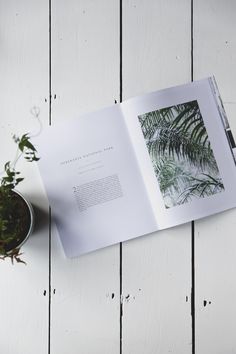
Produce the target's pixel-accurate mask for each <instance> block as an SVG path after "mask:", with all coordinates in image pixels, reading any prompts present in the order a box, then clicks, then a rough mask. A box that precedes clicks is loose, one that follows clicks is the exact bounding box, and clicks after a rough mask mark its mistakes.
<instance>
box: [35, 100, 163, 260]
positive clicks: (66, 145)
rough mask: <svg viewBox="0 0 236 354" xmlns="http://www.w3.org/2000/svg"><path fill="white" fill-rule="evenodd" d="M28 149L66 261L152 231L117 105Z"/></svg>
mask: <svg viewBox="0 0 236 354" xmlns="http://www.w3.org/2000/svg"><path fill="white" fill-rule="evenodd" d="M34 143H35V146H36V148H37V150H38V152H39V156H40V157H41V159H40V161H39V168H40V172H41V175H42V178H43V181H44V184H45V186H46V190H47V194H48V197H49V202H50V205H51V207H52V215H53V219H54V220H55V222H56V225H57V228H58V231H59V235H60V238H61V241H62V244H63V246H64V250H65V253H66V255H67V256H69V257H73V256H77V255H80V254H82V253H86V252H89V251H92V250H95V249H97V248H101V247H105V246H108V245H110V244H114V243H117V242H120V241H124V240H127V239H130V238H133V237H137V236H140V235H143V234H146V233H149V232H152V231H154V230H156V228H157V225H156V220H155V216H154V214H153V211H152V208H151V205H150V202H149V198H148V196H147V192H146V189H145V186H144V182H143V179H142V176H141V173H140V171H139V166H138V164H137V161H136V157H135V154H134V151H133V148H132V144H131V142H130V138H129V135H128V132H127V127H126V125H125V123H124V120H123V116H122V113H121V110H120V106H119V105H114V106H113V107H109V108H106V109H103V110H101V111H98V112H94V113H91V114H87V115H86V116H83V117H80V118H78V119H75V120H72V121H67V122H63V123H58V124H55V125H53V126H52V127H49V128H47V129H44V131H43V133H42V134H41V135H40V136H39V137H38V138H35V140H34Z"/></svg>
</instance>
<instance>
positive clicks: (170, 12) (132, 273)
mask: <svg viewBox="0 0 236 354" xmlns="http://www.w3.org/2000/svg"><path fill="white" fill-rule="evenodd" d="M190 14H191V11H190V2H189V1H181V2H173V1H167V0H158V1H145V2H144V1H141V0H136V1H125V2H124V4H123V99H126V98H128V97H130V96H134V95H136V94H141V93H145V92H149V91H152V90H157V89H160V88H163V87H168V86H171V85H177V84H181V83H184V82H187V81H190V79H191V75H190V73H191V42H190V38H191V36H190V32H191V19H190ZM122 260H123V279H122V280H123V333H122V341H123V351H122V353H125V354H128V353H136V354H138V353H140V354H141V353H146V354H151V353H163V354H164V353H170V352H173V353H182V354H184V353H188V354H189V353H190V352H191V315H190V313H191V308H190V307H191V225H190V224H186V225H183V226H180V227H176V228H173V229H169V230H165V231H162V232H158V233H155V234H152V235H150V236H145V237H142V238H139V239H136V240H132V241H130V242H126V243H124V244H123V259H122ZM180 324H181V325H180Z"/></svg>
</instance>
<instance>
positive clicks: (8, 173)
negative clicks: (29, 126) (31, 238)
mask: <svg viewBox="0 0 236 354" xmlns="http://www.w3.org/2000/svg"><path fill="white" fill-rule="evenodd" d="M13 139H14V141H15V143H16V144H17V146H18V152H19V153H18V154H17V158H16V159H15V161H14V162H13V163H11V162H10V161H8V162H6V163H5V166H4V173H5V174H4V176H3V177H2V178H1V179H0V255H1V257H0V259H5V258H10V259H11V260H12V262H13V261H14V260H15V261H17V262H23V261H22V260H21V259H20V256H21V253H20V250H19V248H16V249H13V250H11V251H8V248H9V244H11V243H12V242H14V241H17V240H18V238H19V233H20V231H21V227H22V226H21V223H22V220H21V217H22V215H21V214H22V213H21V208H19V200H18V199H19V198H17V197H16V195H15V193H14V192H13V190H14V188H15V187H16V186H17V185H18V184H19V183H20V182H22V181H23V180H24V178H23V177H21V175H20V172H19V171H16V169H15V165H16V163H17V161H18V160H19V158H20V157H22V156H23V157H24V159H25V160H26V161H28V162H33V161H38V160H39V158H38V157H37V156H36V153H37V151H36V149H35V147H34V146H33V145H32V143H31V142H30V137H29V134H24V135H22V137H21V138H19V137H16V136H13ZM23 263H24V262H23Z"/></svg>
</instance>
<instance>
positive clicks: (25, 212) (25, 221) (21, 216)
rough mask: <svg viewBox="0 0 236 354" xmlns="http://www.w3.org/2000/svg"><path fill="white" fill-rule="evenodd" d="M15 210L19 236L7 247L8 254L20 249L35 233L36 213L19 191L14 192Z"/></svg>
mask: <svg viewBox="0 0 236 354" xmlns="http://www.w3.org/2000/svg"><path fill="white" fill-rule="evenodd" d="M12 193H13V198H14V203H15V210H14V213H13V217H14V215H15V216H16V218H17V223H18V225H17V226H18V227H17V235H16V237H15V238H14V240H11V241H10V242H9V243H8V244H7V246H6V247H5V251H6V254H8V253H10V252H11V251H12V250H15V249H19V248H20V247H21V246H22V245H23V244H24V243H25V242H26V240H27V239H28V237H29V236H30V235H31V234H32V232H33V227H34V211H33V207H32V205H31V204H30V202H28V201H27V199H25V197H24V196H23V195H22V194H21V193H20V192H18V191H16V190H13V191H12Z"/></svg>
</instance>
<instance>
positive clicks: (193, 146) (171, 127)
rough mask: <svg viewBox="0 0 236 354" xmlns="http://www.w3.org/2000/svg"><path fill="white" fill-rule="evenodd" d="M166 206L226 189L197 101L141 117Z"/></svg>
mask: <svg viewBox="0 0 236 354" xmlns="http://www.w3.org/2000/svg"><path fill="white" fill-rule="evenodd" d="M139 121H140V124H141V128H142V132H143V135H144V138H145V140H146V144H147V148H148V151H149V154H150V157H151V160H152V162H153V165H154V169H155V173H156V176H157V178H158V182H159V185H160V189H161V192H162V194H163V197H164V199H165V201H167V200H168V202H167V204H166V207H170V206H173V205H177V204H182V203H185V202H187V201H190V200H191V198H192V197H205V196H208V195H212V194H215V193H218V192H219V191H221V190H222V189H223V188H224V186H223V184H222V181H221V178H220V176H219V170H218V167H217V164H216V160H215V158H214V155H213V151H212V148H211V144H210V141H209V138H208V134H207V131H206V127H205V125H204V122H203V118H202V115H201V112H200V109H199V106H198V103H197V101H190V102H186V103H183V104H179V105H176V106H171V107H167V108H162V109H160V110H156V111H153V112H149V113H145V114H143V115H140V116H139Z"/></svg>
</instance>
